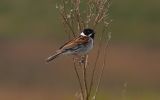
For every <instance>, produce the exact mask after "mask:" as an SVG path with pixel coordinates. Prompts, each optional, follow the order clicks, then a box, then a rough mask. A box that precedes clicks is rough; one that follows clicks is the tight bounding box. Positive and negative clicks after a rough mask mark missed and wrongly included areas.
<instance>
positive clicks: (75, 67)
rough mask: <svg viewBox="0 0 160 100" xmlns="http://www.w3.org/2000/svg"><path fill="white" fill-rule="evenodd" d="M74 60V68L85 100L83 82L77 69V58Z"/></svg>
mask: <svg viewBox="0 0 160 100" xmlns="http://www.w3.org/2000/svg"><path fill="white" fill-rule="evenodd" d="M73 61H74V70H75V72H76V75H77V79H78V83H79V86H80V90H81V95H82V98H83V100H84V92H83V86H82V83H81V79H80V75H79V73H78V70H77V66H76V60H75V59H74V58H73Z"/></svg>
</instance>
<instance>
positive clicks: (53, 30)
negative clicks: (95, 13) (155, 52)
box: [0, 0, 160, 43]
mask: <svg viewBox="0 0 160 100" xmlns="http://www.w3.org/2000/svg"><path fill="white" fill-rule="evenodd" d="M57 1H58V0H38V1H37V0H14V1H13V0H1V1H0V23H1V24H0V37H16V38H17V37H26V36H34V37H44V36H46V37H52V38H54V37H59V38H62V36H63V34H65V33H64V31H63V25H62V24H61V20H60V18H59V15H58V11H57V9H56V2H57ZM112 2H113V3H112V6H111V9H110V16H111V19H113V23H112V27H111V30H110V31H111V32H112V33H113V38H112V40H116V41H117V40H118V41H129V42H132V41H134V42H147V43H148V42H150V43H152V42H153V43H157V42H158V43H159V42H160V28H159V26H160V12H159V9H160V6H159V4H160V1H159V0H152V1H146V0H120V1H118V0H113V1H112Z"/></svg>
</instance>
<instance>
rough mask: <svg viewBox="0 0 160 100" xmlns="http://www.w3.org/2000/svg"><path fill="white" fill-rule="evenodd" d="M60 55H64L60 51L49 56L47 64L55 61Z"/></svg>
mask: <svg viewBox="0 0 160 100" xmlns="http://www.w3.org/2000/svg"><path fill="white" fill-rule="evenodd" d="M60 54H62V52H60V51H58V52H56V53H55V54H53V55H51V56H49V57H48V58H47V59H46V62H50V61H52V60H54V59H55V58H57V57H58V56H59V55H60Z"/></svg>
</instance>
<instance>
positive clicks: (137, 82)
mask: <svg viewBox="0 0 160 100" xmlns="http://www.w3.org/2000/svg"><path fill="white" fill-rule="evenodd" d="M57 1H58V0H57ZM57 1H56V0H0V100H75V99H76V97H75V94H76V92H77V90H78V83H77V80H76V76H75V73H74V69H73V64H72V59H71V57H68V56H64V57H60V58H58V59H56V61H55V62H53V63H50V64H46V63H45V61H44V59H45V58H46V57H47V56H48V55H50V53H51V52H53V51H54V50H56V49H57V48H58V47H59V46H60V45H61V44H63V43H64V41H66V40H67V39H68V38H67V34H65V33H64V29H63V25H62V24H61V19H60V17H59V14H58V11H57V9H56V2H57ZM112 2H113V3H112V6H111V8H110V17H111V18H112V19H113V22H112V25H111V27H110V31H111V32H112V40H111V42H110V46H109V49H108V57H107V59H108V60H107V61H108V62H107V66H106V69H105V74H104V76H103V81H102V84H101V87H100V93H99V94H98V100H160V11H159V10H160V1H159V0H150V1H149V0H148V1H147V0H113V1H112ZM95 49H96V48H95ZM94 53H95V52H94V50H93V51H92V52H91V55H90V57H91V58H95V56H94ZM89 63H92V62H91V61H90V62H89Z"/></svg>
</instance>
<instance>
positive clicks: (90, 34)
mask: <svg viewBox="0 0 160 100" xmlns="http://www.w3.org/2000/svg"><path fill="white" fill-rule="evenodd" d="M94 34H95V32H94V30H93V29H90V28H86V29H84V30H83V32H82V33H81V35H83V36H88V37H91V38H93V39H94Z"/></svg>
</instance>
